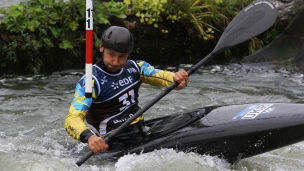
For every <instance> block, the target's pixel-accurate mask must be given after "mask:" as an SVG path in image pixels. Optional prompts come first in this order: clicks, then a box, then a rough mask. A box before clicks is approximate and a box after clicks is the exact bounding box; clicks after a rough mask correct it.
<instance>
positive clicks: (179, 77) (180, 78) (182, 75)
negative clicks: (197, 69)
mask: <svg viewBox="0 0 304 171" xmlns="http://www.w3.org/2000/svg"><path fill="white" fill-rule="evenodd" d="M173 80H174V81H176V82H178V83H179V84H178V86H177V89H178V90H180V89H182V88H184V87H185V86H186V85H187V84H188V83H189V80H188V73H187V72H186V71H185V70H180V71H178V72H176V73H175V75H174V76H173Z"/></svg>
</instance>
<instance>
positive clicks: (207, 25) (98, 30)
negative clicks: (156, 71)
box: [0, 0, 277, 76]
mask: <svg viewBox="0 0 304 171" xmlns="http://www.w3.org/2000/svg"><path fill="white" fill-rule="evenodd" d="M251 2H252V0H236V1H219V0H217V1H214V0H183V1H174V0H124V1H121V2H115V1H113V0H110V1H107V2H104V1H98V0H94V4H93V8H94V11H93V15H94V26H93V27H94V41H95V43H94V46H95V48H94V58H95V60H96V59H97V58H98V57H99V54H98V48H97V47H98V46H99V43H100V40H99V38H100V36H101V34H102V31H103V30H104V29H105V28H107V27H108V26H110V25H121V26H126V25H125V24H126V22H127V23H128V22H129V23H131V25H132V23H133V24H134V23H136V25H137V26H136V28H138V29H134V30H131V31H132V32H133V34H134V37H135V43H136V48H135V50H134V52H133V53H132V55H133V56H132V57H133V58H140V59H144V60H145V59H149V57H151V60H152V59H154V60H155V61H159V62H162V63H164V62H166V63H168V64H170V63H169V61H170V60H171V59H170V58H169V57H165V58H166V59H164V56H165V55H166V54H165V53H167V54H168V55H173V56H174V55H175V54H174V53H172V54H170V52H172V51H175V49H174V47H175V48H182V47H183V46H184V47H185V46H189V47H190V46H195V48H193V49H191V48H188V49H187V50H183V53H182V56H181V57H177V58H178V60H177V59H176V57H175V60H173V61H175V62H181V61H184V62H185V61H186V62H191V60H189V59H190V58H191V55H192V54H193V52H191V51H196V50H197V51H199V50H200V49H201V51H208V50H209V49H203V50H202V45H205V46H204V47H205V48H208V47H212V46H213V45H214V44H215V42H216V40H217V39H218V38H219V37H220V35H221V32H222V31H223V30H224V28H225V27H226V26H227V25H228V23H229V21H230V20H231V19H232V18H233V17H234V16H235V15H236V14H237V12H238V11H240V10H241V9H242V8H243V7H245V6H246V5H247V4H249V3H251ZM85 10H86V4H85V1H84V0H69V1H64V0H28V1H27V2H22V3H20V4H17V5H11V6H10V7H9V8H7V9H2V10H0V14H4V18H3V20H2V21H0V36H1V37H0V61H1V62H0V64H1V66H0V76H4V75H6V74H39V73H51V72H54V71H59V70H66V69H74V68H77V69H79V68H83V67H84V63H85V24H86V23H85V17H86V16H85ZM147 32H148V33H149V35H150V36H147ZM276 34H277V33H274V32H271V34H270V36H269V35H267V39H268V40H269V39H271V38H272V37H274V36H275V35H276ZM154 36H156V37H154ZM153 37H154V38H155V39H154V38H153ZM179 38H181V39H179ZM152 39H154V41H153V40H152ZM158 39H159V40H158ZM184 39H185V41H183V42H182V43H181V42H180V41H181V40H184ZM149 41H150V42H149ZM155 41H156V42H159V43H158V45H162V46H157V45H155V44H153V45H150V44H151V42H155ZM162 41H163V42H168V43H170V44H167V45H166V44H165V43H161V42H162ZM177 42H178V43H177ZM193 42H194V43H195V45H194V44H193ZM251 42H252V43H251ZM147 43H150V44H148V45H147ZM250 43H251V44H252V45H254V46H251V45H250ZM145 45H146V46H145ZM262 45H263V41H261V39H257V38H255V39H253V40H251V41H250V42H249V47H250V48H251V51H254V50H255V49H258V48H260V47H261V46H262ZM155 48H158V50H155ZM172 48H173V49H172ZM250 48H249V49H250ZM225 54H226V56H229V55H227V54H229V53H225ZM161 55H164V56H161ZM145 56H149V57H145ZM187 56H188V59H185V58H187ZM192 56H193V55H192ZM160 59H163V60H160ZM171 61H172V60H171ZM192 62H193V61H192Z"/></svg>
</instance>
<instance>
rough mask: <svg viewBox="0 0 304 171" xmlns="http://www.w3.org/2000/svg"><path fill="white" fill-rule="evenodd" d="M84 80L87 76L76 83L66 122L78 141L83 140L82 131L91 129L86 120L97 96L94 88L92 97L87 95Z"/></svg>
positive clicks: (66, 127)
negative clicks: (81, 137)
mask: <svg viewBox="0 0 304 171" xmlns="http://www.w3.org/2000/svg"><path fill="white" fill-rule="evenodd" d="M84 80H85V78H84V77H83V78H82V79H81V80H80V81H78V83H77V84H76V87H75V93H74V96H73V98H72V102H71V105H70V108H69V112H68V115H67V116H66V119H65V124H64V127H65V129H66V132H67V133H68V134H69V135H70V136H71V137H73V138H74V139H76V140H78V141H81V139H80V135H81V133H82V132H83V131H85V130H88V129H89V128H88V127H87V126H86V124H85V123H84V120H85V117H86V115H87V113H88V111H89V108H90V106H91V104H92V102H93V100H94V99H95V98H96V93H95V90H94V88H93V89H92V98H86V97H85V84H84ZM92 85H94V81H92Z"/></svg>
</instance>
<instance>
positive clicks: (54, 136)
mask: <svg viewBox="0 0 304 171" xmlns="http://www.w3.org/2000/svg"><path fill="white" fill-rule="evenodd" d="M81 76H82V72H67V73H55V74H53V75H50V76H35V77H21V76H19V77H11V78H6V79H4V78H2V79H0V117H1V120H0V161H1V162H0V170H1V171H14V170H16V171H17V170H18V171H19V170H22V171H35V170H37V171H47V170H90V171H91V170H93V171H94V170H96V171H98V170H111V171H112V170H115V171H121V170H123V171H130V170H132V171H133V170H138V171H139V170H149V171H150V170H166V171H167V170H172V171H173V170H187V171H191V170H212V171H213V170H228V171H230V170H278V171H281V170H300V169H301V168H304V162H303V161H304V157H303V156H304V143H303V142H300V143H298V144H294V145H291V146H288V147H285V148H281V149H278V150H275V151H271V152H268V153H265V154H262V155H257V156H255V157H251V158H247V159H243V160H241V161H239V162H238V163H235V164H233V165H230V164H229V163H227V162H226V161H225V160H221V159H219V158H217V157H213V156H205V155H199V154H196V153H183V152H176V151H174V150H172V149H162V150H156V151H153V152H150V153H146V154H141V155H135V154H130V155H126V156H123V157H121V158H119V159H118V160H116V161H114V160H111V161H110V160H105V161H101V160H99V159H98V158H97V157H92V158H90V159H89V160H88V161H86V162H85V163H84V164H83V165H82V166H81V167H77V166H76V164H75V162H76V161H77V160H78V159H79V158H80V157H81V156H82V155H83V154H84V151H83V149H84V148H86V144H82V143H78V142H77V141H75V140H73V139H72V138H70V137H69V136H68V135H67V133H66V132H65V130H64V128H63V124H64V119H65V116H66V114H67V111H68V108H69V105H70V100H71V98H72V95H73V90H74V85H75V83H76V81H77V80H78V79H79V78H80V77H81ZM303 85H304V80H303V74H301V73H291V72H289V71H287V70H285V69H278V70H274V69H272V68H270V67H267V66H266V65H263V64H257V65H256V66H255V65H250V66H248V65H238V64H231V65H229V66H220V65H219V66H210V67H205V68H203V69H200V70H199V71H198V72H197V73H195V74H193V75H192V76H191V77H190V84H189V85H188V87H187V88H185V89H183V90H181V91H175V90H174V91H172V92H170V93H169V94H168V95H167V96H165V97H164V98H163V99H162V100H161V101H159V102H158V103H157V104H155V105H154V106H153V107H152V108H150V109H149V110H148V111H147V112H146V113H145V117H146V119H150V118H154V117H157V116H163V115H167V114H172V113H175V112H180V111H185V110H188V109H194V108H198V107H203V106H208V105H225V104H242V103H255V102H287V103H288V102H294V103H303V97H304V87H303ZM160 91H161V88H157V87H152V86H150V85H143V86H142V88H141V89H140V99H141V105H143V104H145V103H147V102H149V101H150V100H151V99H152V98H153V97H155V96H156V95H157V94H158V93H160Z"/></svg>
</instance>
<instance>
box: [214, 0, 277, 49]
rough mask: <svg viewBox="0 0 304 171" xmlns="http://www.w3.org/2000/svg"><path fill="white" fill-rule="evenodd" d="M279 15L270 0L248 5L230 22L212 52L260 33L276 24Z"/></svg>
mask: <svg viewBox="0 0 304 171" xmlns="http://www.w3.org/2000/svg"><path fill="white" fill-rule="evenodd" d="M277 16H278V12H277V9H276V7H275V6H274V5H273V4H272V3H270V2H268V1H265V0H263V1H256V2H254V3H252V4H250V5H248V6H247V7H246V8H244V9H243V10H242V11H240V12H239V13H238V14H237V15H236V16H235V17H234V18H233V19H232V21H231V22H230V23H229V25H228V26H227V28H226V29H225V30H224V32H223V34H222V36H221V38H220V40H219V41H218V43H217V45H216V47H215V48H214V50H213V51H212V54H216V53H219V52H222V51H224V50H226V49H229V48H230V47H232V46H235V45H237V44H239V43H242V42H244V41H246V40H248V39H250V38H252V37H254V36H257V35H259V34H260V33H262V32H264V31H265V30H267V29H268V28H270V27H271V26H272V25H273V24H274V22H275V21H276V19H277Z"/></svg>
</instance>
